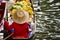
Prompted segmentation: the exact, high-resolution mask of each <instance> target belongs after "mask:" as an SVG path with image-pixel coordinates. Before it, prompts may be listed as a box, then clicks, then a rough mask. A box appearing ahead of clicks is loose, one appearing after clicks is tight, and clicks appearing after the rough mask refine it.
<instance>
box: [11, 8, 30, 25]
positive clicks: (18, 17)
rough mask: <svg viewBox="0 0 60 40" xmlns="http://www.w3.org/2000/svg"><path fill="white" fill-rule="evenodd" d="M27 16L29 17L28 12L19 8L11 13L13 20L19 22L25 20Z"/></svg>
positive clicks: (21, 22)
mask: <svg viewBox="0 0 60 40" xmlns="http://www.w3.org/2000/svg"><path fill="white" fill-rule="evenodd" d="M28 18H29V14H28V12H27V11H24V10H20V9H19V10H17V12H16V13H14V14H13V15H12V19H13V21H14V22H16V23H19V24H23V23H25V22H27V21H28Z"/></svg>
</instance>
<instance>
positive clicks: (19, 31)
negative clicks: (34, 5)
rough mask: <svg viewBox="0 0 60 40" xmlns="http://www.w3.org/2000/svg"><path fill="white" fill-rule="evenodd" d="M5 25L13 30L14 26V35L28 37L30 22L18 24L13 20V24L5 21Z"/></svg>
mask: <svg viewBox="0 0 60 40" xmlns="http://www.w3.org/2000/svg"><path fill="white" fill-rule="evenodd" d="M4 26H5V28H6V29H7V30H11V29H12V28H14V34H13V37H21V38H23V37H24V38H28V33H29V30H28V23H24V24H17V23H15V22H13V23H12V25H9V24H8V22H6V21H5V22H4Z"/></svg>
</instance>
